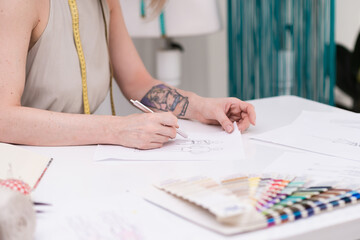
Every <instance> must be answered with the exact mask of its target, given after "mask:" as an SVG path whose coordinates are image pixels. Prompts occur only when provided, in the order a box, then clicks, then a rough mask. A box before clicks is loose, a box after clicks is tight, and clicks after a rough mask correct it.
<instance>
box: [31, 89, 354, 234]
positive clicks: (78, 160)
mask: <svg viewBox="0 0 360 240" xmlns="http://www.w3.org/2000/svg"><path fill="white" fill-rule="evenodd" d="M251 103H253V105H254V106H255V109H256V112H257V120H256V121H257V125H256V127H250V128H249V129H248V131H247V132H246V133H245V134H243V141H244V147H245V156H246V158H245V159H244V160H241V161H236V162H235V161H223V160H219V161H207V162H204V161H194V162H192V161H190V162H189V161H186V162H179V161H176V162H159V161H151V162H146V161H107V162H96V163H95V162H94V161H93V154H94V151H95V148H96V146H81V147H26V148H29V149H31V150H34V151H37V152H40V153H43V154H47V155H49V156H51V157H53V158H54V161H53V163H52V165H51V167H50V168H49V169H48V171H47V173H46V174H45V176H44V178H43V179H42V181H41V182H40V184H39V186H38V188H37V189H36V191H35V192H34V193H33V197H34V199H35V200H37V201H43V202H49V203H52V204H53V205H54V206H57V205H62V206H64V205H69V206H70V205H71V204H72V203H73V202H76V201H83V200H84V199H86V200H87V203H91V204H93V205H98V206H101V205H102V204H104V203H103V202H101V200H99V199H106V198H109V199H110V198H111V199H117V198H118V199H119V205H121V197H122V196H123V195H122V194H123V193H124V192H126V191H130V192H131V191H132V190H135V189H138V188H141V187H143V186H147V185H148V184H151V183H153V182H154V181H157V180H159V179H164V178H167V177H171V176H181V175H184V174H185V175H186V176H189V175H199V174H203V175H211V176H225V175H227V174H230V173H234V172H235V171H239V172H240V171H241V172H244V171H256V170H262V169H263V168H265V167H266V166H268V165H269V164H271V162H272V161H274V160H275V159H276V158H278V157H279V156H280V155H281V154H283V153H284V152H285V151H289V150H290V149H288V148H284V147H280V146H275V145H271V144H266V143H261V142H257V141H253V140H250V137H251V136H253V135H254V134H257V133H262V132H265V131H268V130H271V129H275V128H277V127H281V126H284V125H286V124H289V123H291V122H292V121H293V120H295V119H296V118H297V116H298V115H299V114H300V113H301V111H303V110H310V111H343V110H340V109H337V108H334V107H330V106H327V105H324V104H320V103H316V102H313V101H309V100H306V99H302V98H298V97H293V96H282V97H274V98H266V99H259V100H253V101H251ZM194 124H195V125H194ZM196 124H199V123H191V124H190V123H186V122H185V123H182V128H184V130H186V129H190V128H191V127H194V126H196ZM212 128H214V127H209V129H210V130H211V129H212ZM128 194H132V193H128ZM133 197H137V198H139V197H138V196H135V195H134V196H133ZM138 201H139V202H141V206H139V207H141V208H142V209H143V210H144V212H146V213H148V215H144V216H141V218H142V220H141V221H139V222H138V223H136V224H138V226H136V227H137V228H138V229H140V231H141V232H142V236H143V237H144V239H227V238H229V239H230V238H231V239H289V238H291V239H319V238H325V237H326V238H327V239H339V238H340V237H341V238H342V239H355V238H356V237H359V236H360V230H359V229H358V228H357V226H358V224H359V223H360V207H359V206H357V205H356V206H351V207H348V208H347V209H343V210H338V211H334V212H329V213H324V214H320V215H318V216H314V217H311V218H309V219H307V220H300V221H297V222H294V223H288V224H284V225H282V226H277V227H273V228H269V229H264V230H260V231H256V232H251V233H245V234H239V235H236V236H232V237H224V236H222V235H219V234H217V233H214V232H212V231H209V230H207V229H205V228H202V227H199V226H197V225H195V224H193V223H191V222H189V221H187V220H184V219H182V218H180V217H178V216H175V215H173V214H171V213H169V212H167V211H165V210H163V209H161V208H158V207H156V206H154V205H152V204H150V203H148V202H146V201H143V200H142V199H140V198H139V199H138ZM89 211H91V209H89ZM340 211H348V212H349V217H348V218H347V219H342V220H341V221H339V220H337V219H338V217H337V216H338V214H340V213H339V212H340ZM356 212H358V213H356ZM150 213H151V214H154V215H156V216H153V215H152V216H149V215H150ZM343 213H344V212H341V214H342V215H343ZM157 223H158V224H157ZM49 224H50V225H51V223H49V222H48V221H47V217H46V213H45V214H44V215H42V216H41V217H40V218H39V219H38V227H37V233H36V240H43V239H44V240H45V239H46V240H49V239H50V240H51V239H58V238H59V237H60V236H59V235H58V234H57V238H56V237H55V236H54V234H55V233H54V231H51V230H50V229H49V227H48V226H49ZM53 228H56V223H53ZM55 232H56V231H55ZM59 239H60V238H59ZM62 239H68V238H66V236H63V238H62Z"/></svg>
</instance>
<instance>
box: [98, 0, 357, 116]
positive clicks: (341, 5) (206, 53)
mask: <svg viewBox="0 0 360 240" xmlns="http://www.w3.org/2000/svg"><path fill="white" fill-rule="evenodd" d="M218 3H219V8H220V12H221V16H222V23H223V30H222V31H221V32H218V33H215V34H212V35H209V36H200V37H189V38H179V39H175V40H177V41H178V42H180V43H181V44H182V45H183V47H184V48H185V53H184V56H183V79H182V84H181V85H180V88H182V89H184V90H189V91H194V92H196V93H198V94H199V95H201V96H205V97H225V96H227V92H228V91H227V87H228V65H227V26H226V24H227V15H226V12H227V1H226V0H218ZM335 12H336V25H335V30H336V36H335V41H336V42H337V43H340V44H343V45H344V46H346V47H347V48H349V49H350V50H352V49H353V47H354V44H355V40H356V36H357V33H358V32H359V31H360V0H336V10H335ZM134 43H135V46H136V48H137V49H138V52H139V54H140V56H141V58H142V60H143V61H144V64H145V66H146V67H147V69H148V70H149V72H150V73H151V74H152V75H154V73H155V65H154V59H155V51H156V49H157V48H159V47H160V46H161V40H154V39H141V40H139V39H136V40H134ZM114 90H115V91H114V92H115V106H116V109H117V114H118V115H127V114H130V113H134V112H137V110H135V109H134V108H133V107H132V106H131V105H130V104H129V103H128V102H127V100H126V99H124V98H123V96H122V94H121V93H120V91H119V90H118V89H117V88H115V89H114ZM109 102H110V100H109V99H106V100H105V101H104V103H103V105H102V106H101V107H100V108H99V109H98V111H97V113H99V114H110V104H109Z"/></svg>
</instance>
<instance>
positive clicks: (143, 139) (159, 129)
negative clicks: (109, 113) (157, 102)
mask: <svg viewBox="0 0 360 240" xmlns="http://www.w3.org/2000/svg"><path fill="white" fill-rule="evenodd" d="M118 119H119V117H116V120H118ZM177 121H178V119H177V117H176V116H175V115H174V114H173V113H171V112H162V113H142V114H132V115H128V116H125V117H121V122H120V124H118V123H119V122H117V124H111V125H112V126H111V129H110V131H112V134H111V144H118V145H122V146H125V147H131V148H137V149H153V148H160V147H162V146H163V144H164V143H166V142H168V141H169V139H173V138H175V137H176V128H178V127H179V126H178V124H177ZM114 125H115V126H114Z"/></svg>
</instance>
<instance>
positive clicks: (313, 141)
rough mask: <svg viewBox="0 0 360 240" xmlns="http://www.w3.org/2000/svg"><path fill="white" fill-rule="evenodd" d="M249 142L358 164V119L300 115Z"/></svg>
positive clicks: (345, 114)
mask: <svg viewBox="0 0 360 240" xmlns="http://www.w3.org/2000/svg"><path fill="white" fill-rule="evenodd" d="M253 139H256V140H260V141H264V142H269V143H275V144H279V145H283V146H289V147H293V148H297V149H302V150H307V151H311V152H316V153H321V154H325V155H331V156H336V157H342V158H347V159H353V160H358V161H360V116H359V115H358V114H354V113H348V112H345V111H344V112H341V113H319V112H307V111H304V112H303V113H302V114H301V115H300V117H298V118H297V119H296V121H294V122H293V123H292V124H290V125H288V126H285V127H282V128H278V129H275V130H272V131H269V132H266V133H263V134H259V135H257V136H255V137H253Z"/></svg>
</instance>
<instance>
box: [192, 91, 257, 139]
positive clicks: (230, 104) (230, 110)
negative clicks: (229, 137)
mask: <svg viewBox="0 0 360 240" xmlns="http://www.w3.org/2000/svg"><path fill="white" fill-rule="evenodd" d="M200 101H201V104H199V105H198V107H199V108H198V109H197V113H198V114H197V117H196V118H197V120H199V121H200V122H202V123H206V124H214V125H221V126H222V127H223V129H224V130H225V131H226V132H228V133H231V132H232V131H234V125H233V122H236V123H237V126H238V128H239V130H240V131H241V132H244V131H245V130H246V129H247V128H248V127H249V126H250V124H252V125H254V126H255V122H256V113H255V109H254V106H253V105H252V104H250V103H247V102H244V101H241V100H240V99H237V98H201V100H200Z"/></svg>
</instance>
